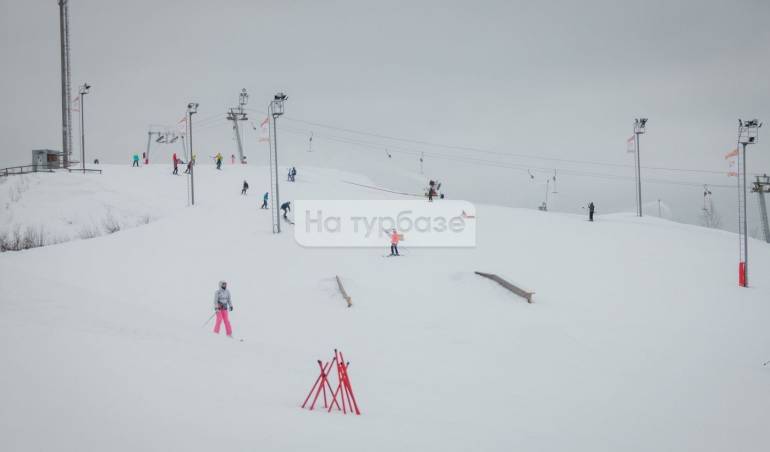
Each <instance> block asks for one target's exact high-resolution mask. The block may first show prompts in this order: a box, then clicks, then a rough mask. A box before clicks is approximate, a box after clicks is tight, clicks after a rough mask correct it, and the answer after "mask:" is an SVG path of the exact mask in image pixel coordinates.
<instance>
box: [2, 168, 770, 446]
mask: <svg viewBox="0 0 770 452" xmlns="http://www.w3.org/2000/svg"><path fill="white" fill-rule="evenodd" d="M105 169H106V171H105V174H103V175H102V176H101V178H97V177H90V176H87V177H85V178H83V177H82V175H75V174H72V175H53V176H51V175H38V177H39V178H40V182H39V184H38V185H40V186H41V188H40V190H42V189H43V188H42V187H46V188H45V190H47V192H48V193H49V194H51V197H53V194H54V193H67V196H66V197H67V198H68V201H67V202H72V203H75V204H78V203H80V202H81V201H79V200H83V199H88V200H89V202H91V201H90V200H93V197H94V196H95V195H94V194H93V193H91V192H90V190H92V189H93V188H92V187H94V186H101V187H107V186H109V187H111V188H110V190H114V192H110V193H111V194H110V197H109V198H107V199H105V200H104V204H105V205H106V206H108V207H109V209H110V210H111V211H114V212H137V213H138V214H137V215H138V216H141V215H145V214H150V213H152V214H153V220H154V221H151V222H150V223H149V224H146V225H144V224H143V225H141V226H140V227H135V228H131V229H125V230H121V231H120V232H119V233H115V234H112V235H106V236H102V237H99V238H95V239H90V240H78V241H72V242H68V243H63V244H60V245H55V246H49V247H44V248H36V249H32V250H28V251H24V252H8V253H3V254H0V344H1V345H0V359H2V363H3V371H2V372H0V400H2V403H0V450H14V451H15V450H21V451H27V450H71V451H76V450H77V451H83V450H89V451H91V450H93V451H97V450H98V451H102V450H118V451H136V450H157V451H168V450H185V451H191V450H201V451H203V450H213V449H216V448H226V449H228V450H297V451H299V450H335V451H348V450H349V451H360V450H375V451H391V450H396V449H401V450H410V451H411V450H414V451H425V450H444V451H446V450H457V451H461V450H485V451H487V450H500V451H503V450H512V449H514V448H521V449H523V450H560V451H561V450H578V451H597V450H598V451H617V450H634V451H637V450H638V451H649V450H678V451H679V450H713V451H721V450H742V451H760V450H765V447H764V441H765V436H766V424H767V419H768V415H770V413H769V412H768V411H769V410H770V409H769V408H768V407H770V390H768V388H770V365H768V366H763V365H762V364H763V363H764V362H766V361H768V360H770V330H769V329H768V328H767V327H766V319H767V318H768V315H770V303H769V302H768V300H770V280H768V278H767V276H766V275H768V274H770V247H769V246H768V245H766V244H763V243H760V242H757V241H752V242H751V259H752V261H751V262H752V264H751V265H752V267H751V278H752V279H751V283H752V286H753V287H751V288H750V289H740V288H738V287H736V284H735V279H736V273H737V272H736V263H735V261H736V256H735V255H736V251H737V240H736V239H735V236H734V235H732V234H729V233H726V232H722V231H715V230H708V229H702V228H697V227H693V226H687V225H682V224H677V223H671V222H667V221H663V220H658V219H652V218H645V219H642V220H640V219H637V218H635V217H633V216H627V215H613V216H600V217H599V218H598V222H596V223H593V224H592V223H588V222H587V221H585V218H583V217H579V216H573V215H568V214H557V213H543V212H537V211H531V210H523V209H510V208H503V207H496V206H491V205H479V206H477V217H478V234H479V235H478V246H477V247H476V248H473V249H409V248H406V249H404V252H405V254H406V256H405V257H404V258H401V259H383V258H381V257H380V256H381V255H382V254H383V253H384V251H385V250H384V249H383V250H373V249H305V248H301V247H299V246H298V245H296V243H295V242H294V240H293V237H292V236H291V234H289V233H286V234H281V235H278V236H276V235H273V234H272V233H271V227H270V220H269V213H268V212H267V211H261V210H259V209H258V208H257V204H258V202H259V199H260V198H261V195H262V193H263V192H264V191H265V189H263V188H262V187H267V185H268V183H267V181H268V177H267V176H268V174H267V171H266V169H264V168H258V167H232V166H226V167H225V170H224V171H223V172H217V171H216V170H214V169H213V168H211V167H205V166H201V167H200V169H199V170H198V171H197V173H196V187H197V189H198V192H197V197H196V202H197V206H196V207H195V208H185V204H186V197H185V192H184V186H185V184H186V182H185V180H184V178H183V177H178V178H176V177H172V176H170V175H168V168H166V167H154V166H149V167H144V168H141V169H131V168H124V167H109V166H108V167H106V168H105ZM299 170H300V174H299V176H298V180H297V182H296V183H295V184H287V183H283V184H282V185H281V193H282V199H286V200H292V199H301V198H315V199H322V198H331V199H386V198H392V197H396V198H398V196H396V195H393V194H389V193H385V192H379V191H376V190H370V189H366V188H363V187H360V186H355V185H349V184H346V183H343V182H341V181H343V180H345V181H354V182H357V183H361V184H365V185H374V183H372V182H370V181H367V180H366V179H364V178H361V177H357V176H355V175H351V174H346V173H342V172H338V171H334V170H326V169H324V170H321V169H310V168H308V169H306V168H299ZM78 178H79V179H78ZM243 179H247V180H248V181H249V184H250V185H251V187H252V190H251V192H250V193H249V195H248V196H247V197H241V196H240V195H239V192H240V185H241V183H242V181H243ZM92 184H96V185H92ZM30 185H32V184H30ZM58 186H62V187H65V186H70V187H72V190H71V191H65V190H64V189H63V188H62V190H61V191H60V190H54V187H58ZM77 190H82V192H81V195H76V192H77ZM29 192H30V196H31V193H32V192H33V190H32V189H31V188H30V190H29ZM105 196H106V195H105ZM137 201H138V205H140V206H141V208H135V206H136V205H137V204H135V203H137ZM20 212H21V210H14V218H20V217H21V216H22V213H20ZM29 212H34V213H35V214H36V215H41V217H40V218H45V215H42V214H40V213H39V212H38V211H37V209H35V207H34V204H32V205H31V207H29ZM23 215H27V214H23ZM29 215H32V214H29ZM52 218H53V217H52ZM78 218H85V216H83V217H78ZM83 221H86V220H83ZM474 270H479V271H487V272H493V273H498V274H500V275H501V276H503V277H507V278H510V279H511V280H512V281H514V282H516V283H519V284H521V285H523V286H525V287H527V288H530V289H532V290H534V291H535V292H536V295H535V297H534V300H535V303H534V304H532V305H527V304H526V303H525V302H523V301H522V300H521V299H517V298H516V297H514V296H513V295H512V294H510V293H509V292H507V291H505V290H504V289H502V288H501V287H499V286H497V285H496V284H494V283H493V282H491V281H488V280H485V279H482V278H479V277H478V276H476V275H474V274H473V271H474ZM334 275H340V276H341V277H342V278H343V280H344V281H345V283H346V288H347V290H348V292H349V293H350V295H351V296H352V298H353V303H354V306H353V308H350V309H348V308H346V307H345V303H344V301H343V300H342V299H341V297H340V296H339V294H338V293H337V289H336V285H335V282H334V279H333V278H334ZM220 279H227V280H228V281H229V282H230V290H231V292H232V294H233V301H234V305H235V310H234V312H233V313H232V320H233V324H234V328H235V335H236V336H237V337H242V338H244V339H245V340H244V342H238V341H232V340H228V339H226V338H225V337H218V336H215V335H213V334H211V332H210V325H209V326H208V327H206V328H201V325H202V324H203V322H204V321H205V320H206V318H207V317H208V316H209V315H210V314H211V303H212V296H213V291H214V290H215V288H216V282H217V281H218V280H220ZM335 347H339V348H340V349H342V350H343V351H344V352H345V355H346V358H347V359H349V360H350V361H351V368H350V373H351V379H352V383H353V387H354V389H355V391H356V396H357V398H358V400H359V404H360V406H361V409H362V411H363V414H362V416H360V417H353V416H342V415H341V414H326V413H322V412H318V411H314V412H309V411H306V410H302V409H300V408H299V405H300V404H301V402H302V400H303V399H304V397H305V395H306V394H307V391H308V390H309V388H310V386H311V385H312V383H313V381H314V380H315V377H316V376H317V366H316V364H315V360H316V359H327V358H328V357H329V356H330V354H331V352H332V350H333V349H334V348H335Z"/></svg>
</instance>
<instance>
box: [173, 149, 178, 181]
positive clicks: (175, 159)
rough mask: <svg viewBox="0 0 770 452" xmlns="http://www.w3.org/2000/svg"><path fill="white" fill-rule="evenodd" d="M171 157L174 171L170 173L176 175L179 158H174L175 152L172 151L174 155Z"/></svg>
mask: <svg viewBox="0 0 770 452" xmlns="http://www.w3.org/2000/svg"><path fill="white" fill-rule="evenodd" d="M171 158H172V159H174V172H173V173H171V174H176V175H177V176H178V175H179V159H178V158H176V152H174V156H173V157H171Z"/></svg>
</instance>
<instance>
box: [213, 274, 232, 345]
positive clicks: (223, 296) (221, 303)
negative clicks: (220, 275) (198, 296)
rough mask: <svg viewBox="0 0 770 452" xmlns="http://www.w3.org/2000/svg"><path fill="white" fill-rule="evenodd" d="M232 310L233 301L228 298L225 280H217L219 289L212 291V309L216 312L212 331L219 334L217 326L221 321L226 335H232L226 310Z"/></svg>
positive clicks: (228, 293)
mask: <svg viewBox="0 0 770 452" xmlns="http://www.w3.org/2000/svg"><path fill="white" fill-rule="evenodd" d="M232 310H233V303H232V301H231V300H230V291H228V290H227V282H226V281H219V289H217V291H216V292H214V311H215V312H216V314H217V322H216V323H215V324H214V332H215V333H216V334H219V328H220V326H222V322H224V323H225V332H226V333H227V336H228V337H233V329H232V327H231V326H230V317H229V315H228V311H232Z"/></svg>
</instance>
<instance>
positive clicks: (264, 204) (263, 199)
mask: <svg viewBox="0 0 770 452" xmlns="http://www.w3.org/2000/svg"><path fill="white" fill-rule="evenodd" d="M267 194H268V193H267V192H265V196H263V197H262V206H261V207H260V209H267Z"/></svg>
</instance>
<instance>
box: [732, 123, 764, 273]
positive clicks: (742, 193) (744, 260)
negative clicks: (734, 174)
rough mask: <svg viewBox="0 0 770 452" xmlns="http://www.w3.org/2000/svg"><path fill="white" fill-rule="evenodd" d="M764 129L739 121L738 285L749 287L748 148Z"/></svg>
mask: <svg viewBox="0 0 770 452" xmlns="http://www.w3.org/2000/svg"><path fill="white" fill-rule="evenodd" d="M760 127H762V123H760V122H759V121H758V120H757V119H750V120H745V121H742V120H740V119H739V120H738V143H740V144H741V146H742V149H741V151H742V152H741V153H740V154H739V159H740V161H739V165H740V166H739V168H738V186H739V189H738V245H739V250H738V254H739V261H738V285H739V286H741V287H749V241H748V224H747V221H746V220H747V218H746V217H747V215H746V198H747V196H746V194H747V192H746V146H748V145H750V144H756V143H757V142H758V141H759V128H760Z"/></svg>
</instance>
